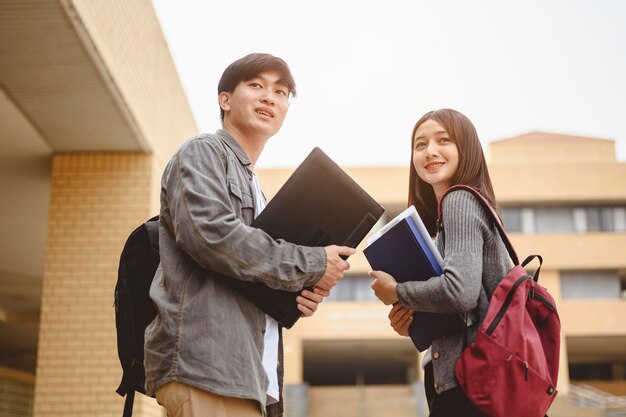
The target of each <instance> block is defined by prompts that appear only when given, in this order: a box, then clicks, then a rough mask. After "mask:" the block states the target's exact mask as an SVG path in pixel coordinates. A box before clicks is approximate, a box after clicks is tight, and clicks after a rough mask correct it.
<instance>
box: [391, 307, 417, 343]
mask: <svg viewBox="0 0 626 417" xmlns="http://www.w3.org/2000/svg"><path fill="white" fill-rule="evenodd" d="M388 317H389V324H391V327H393V329H394V330H395V331H396V333H398V334H399V335H400V336H408V335H409V326H410V325H411V323H413V310H411V309H408V308H406V307H404V306H403V305H402V304H400V303H396V304H394V305H393V308H392V309H391V311H390V312H389V316H388Z"/></svg>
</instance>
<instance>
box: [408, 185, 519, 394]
mask: <svg viewBox="0 0 626 417" xmlns="http://www.w3.org/2000/svg"><path fill="white" fill-rule="evenodd" d="M442 218H443V229H444V231H443V234H444V237H443V239H442V236H441V234H438V235H437V238H436V244H437V248H438V249H439V251H440V252H441V255H442V257H443V275H441V276H438V277H432V278H430V279H429V280H427V281H410V282H404V283H400V284H398V287H397V292H398V298H399V300H400V304H402V305H403V306H405V307H408V308H410V309H412V310H416V311H427V312H432V313H443V314H453V313H465V312H467V311H471V310H473V309H474V308H476V306H478V314H479V322H478V323H475V324H474V325H472V326H471V327H469V329H468V330H469V341H468V343H471V342H472V341H473V340H474V338H475V336H476V330H477V328H478V326H479V325H480V322H482V320H483V319H484V317H485V314H486V312H487V307H488V306H489V298H490V297H491V294H493V291H494V290H495V288H496V286H497V285H498V283H499V282H500V280H501V279H502V277H504V275H506V273H507V272H508V271H509V269H510V265H511V262H510V260H509V259H510V258H509V255H508V253H507V250H506V247H505V246H504V243H502V240H501V239H500V236H499V235H498V230H497V229H496V226H495V224H494V223H493V220H492V219H491V217H489V216H488V214H487V213H486V211H485V209H484V208H483V207H482V206H481V205H480V202H479V201H478V199H477V197H475V196H474V195H472V194H471V193H470V192H468V191H464V190H456V191H453V192H451V193H450V194H449V195H447V196H446V197H445V199H444V200H443V206H442ZM463 334H464V332H463V331H462V330H461V331H459V332H456V333H453V334H450V335H448V336H445V337H442V338H441V339H437V340H435V341H433V344H432V359H433V361H432V363H433V371H434V376H435V390H436V391H437V392H438V393H441V392H443V391H447V390H449V389H451V388H454V387H456V386H457V382H456V379H455V377H454V365H455V364H456V361H457V360H458V358H459V356H460V354H461V351H462V350H463Z"/></svg>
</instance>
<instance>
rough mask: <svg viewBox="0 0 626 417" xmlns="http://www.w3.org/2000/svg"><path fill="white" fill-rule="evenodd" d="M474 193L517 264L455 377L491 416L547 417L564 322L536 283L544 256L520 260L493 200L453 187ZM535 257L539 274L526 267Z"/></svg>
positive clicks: (493, 299)
mask: <svg viewBox="0 0 626 417" xmlns="http://www.w3.org/2000/svg"><path fill="white" fill-rule="evenodd" d="M458 189H462V190H466V191H469V192H471V193H472V194H474V195H475V196H476V197H477V198H478V200H479V201H480V202H481V204H482V205H483V206H484V207H485V208H486V209H487V212H488V213H490V216H491V217H492V218H493V220H494V223H495V224H496V226H497V228H498V232H499V233H500V237H501V238H502V241H503V242H504V244H505V246H506V248H507V250H508V252H509V255H510V257H511V259H512V260H513V263H514V264H515V266H514V268H513V269H511V270H510V271H509V272H508V273H507V274H506V276H504V277H503V278H502V280H501V281H500V283H499V284H498V286H497V287H496V289H495V291H494V293H493V295H492V296H491V299H490V301H489V308H488V309H487V315H486V317H485V318H484V320H483V322H482V324H481V326H480V328H479V329H478V332H477V334H476V339H475V340H474V342H473V343H471V344H470V345H469V346H467V348H466V349H464V351H463V353H462V354H461V357H460V358H459V360H458V361H457V363H456V366H455V375H456V379H457V381H458V383H459V385H460V387H461V389H462V390H463V392H464V393H465V395H466V396H467V398H468V399H469V401H470V402H471V403H472V404H473V405H474V406H475V407H476V408H478V409H479V410H480V411H481V412H482V413H483V414H484V415H485V416H486V417H504V416H506V417H542V416H544V415H545V413H546V412H547V411H548V408H550V405H551V404H552V401H554V398H555V397H556V394H557V391H556V383H557V377H558V372H559V349H560V342H561V338H560V332H561V322H560V320H559V315H558V313H557V311H556V305H555V303H554V299H553V298H552V296H551V295H550V294H549V293H548V291H547V290H546V289H545V288H544V287H542V286H541V285H539V284H538V283H537V280H538V278H539V270H540V269H541V264H542V263H543V259H542V258H541V256H539V255H531V256H529V257H528V258H526V260H524V262H522V263H521V264H520V263H519V259H518V257H517V254H516V253H515V250H514V249H513V245H512V244H511V241H510V240H509V238H508V236H507V235H506V233H505V232H504V229H503V227H502V224H501V223H500V220H499V218H498V216H497V214H496V213H495V211H494V210H493V208H492V207H491V204H489V202H488V201H487V200H486V199H485V198H484V197H483V196H482V195H481V194H480V193H479V192H478V191H476V190H474V189H473V188H470V187H467V186H458V185H457V186H454V187H451V188H450V189H448V190H447V191H446V192H445V193H444V195H443V196H442V198H441V200H440V202H439V218H440V219H441V201H442V200H443V197H444V196H445V195H447V194H448V193H449V192H451V191H453V190H458ZM534 258H537V259H538V260H539V267H538V268H537V271H536V272H535V274H534V276H531V275H529V274H528V273H527V272H526V270H525V269H524V267H525V266H526V265H527V264H528V263H529V262H530V261H531V260H533V259H534Z"/></svg>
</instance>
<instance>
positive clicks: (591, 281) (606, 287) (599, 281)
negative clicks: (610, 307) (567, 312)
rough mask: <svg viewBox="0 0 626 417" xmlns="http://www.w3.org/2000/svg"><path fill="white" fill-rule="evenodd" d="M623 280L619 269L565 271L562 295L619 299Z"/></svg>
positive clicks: (580, 297)
mask: <svg viewBox="0 0 626 417" xmlns="http://www.w3.org/2000/svg"><path fill="white" fill-rule="evenodd" d="M621 296H622V281H621V279H620V277H619V274H618V273H617V271H569V272H568V271H563V272H561V297H563V299H564V300H567V299H569V300H572V299H587V300H588V299H619V298H621Z"/></svg>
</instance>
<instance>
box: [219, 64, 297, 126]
mask: <svg viewBox="0 0 626 417" xmlns="http://www.w3.org/2000/svg"><path fill="white" fill-rule="evenodd" d="M279 79H280V77H279V75H278V73H276V72H274V71H269V72H264V73H261V74H259V75H258V76H257V77H255V78H253V79H251V80H249V81H242V82H240V83H239V84H237V87H235V90H234V91H233V92H232V93H227V92H222V93H221V94H220V105H221V106H222V109H224V128H231V129H233V130H234V131H236V132H238V133H240V134H242V135H248V136H259V135H261V136H264V137H267V138H269V137H271V136H274V135H275V134H276V133H277V132H278V130H280V127H281V126H282V124H283V120H285V116H286V115H287V110H288V109H289V89H288V88H287V87H286V86H285V85H284V84H279V83H278V80H279Z"/></svg>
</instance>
